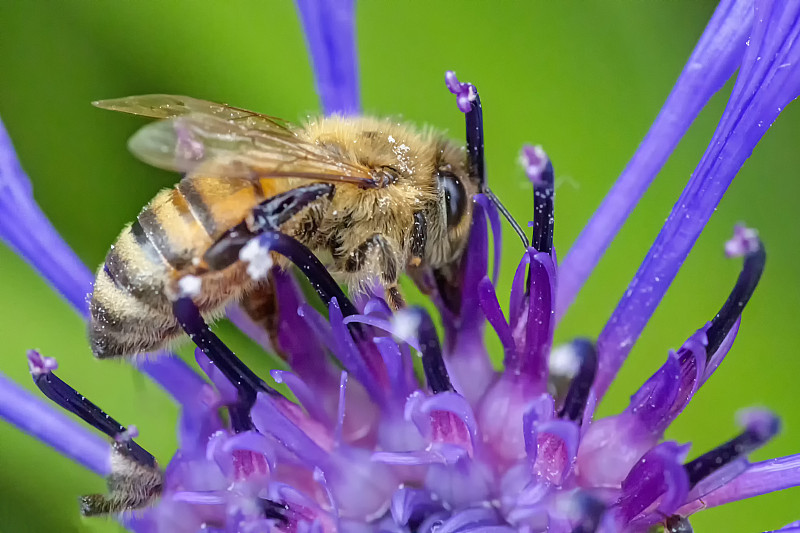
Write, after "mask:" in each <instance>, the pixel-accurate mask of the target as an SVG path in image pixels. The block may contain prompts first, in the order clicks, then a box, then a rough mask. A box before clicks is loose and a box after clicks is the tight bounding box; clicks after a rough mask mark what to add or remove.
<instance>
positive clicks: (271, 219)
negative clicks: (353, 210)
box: [203, 183, 334, 270]
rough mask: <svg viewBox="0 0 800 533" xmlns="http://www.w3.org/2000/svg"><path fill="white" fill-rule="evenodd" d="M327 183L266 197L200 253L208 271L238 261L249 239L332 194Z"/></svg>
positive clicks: (274, 227) (280, 223) (331, 188)
mask: <svg viewBox="0 0 800 533" xmlns="http://www.w3.org/2000/svg"><path fill="white" fill-rule="evenodd" d="M333 190H334V186H333V185H331V184H330V183H312V184H311V185H306V186H304V187H297V188H296V189H292V190H289V191H286V192H282V193H279V194H276V195H275V196H272V197H270V198H267V199H266V200H264V201H263V202H261V203H260V204H258V205H257V206H256V207H255V208H253V210H252V211H251V212H250V214H249V215H248V216H247V219H245V221H244V222H241V223H239V224H237V225H236V226H234V227H232V228H231V229H229V230H228V231H226V232H225V233H223V234H222V235H221V236H220V237H219V239H217V241H216V242H215V243H214V244H212V245H211V247H210V248H209V249H208V251H207V252H206V253H205V255H204V256H203V259H204V260H205V262H206V263H207V264H208V267H209V268H210V269H211V270H222V269H224V268H226V267H228V266H230V265H232V264H233V263H235V262H236V261H238V260H239V252H240V251H241V249H242V248H244V245H245V244H247V243H248V242H250V239H252V238H253V237H255V236H256V235H259V234H260V233H263V232H265V231H279V230H280V228H281V226H282V225H283V224H284V223H285V222H288V221H289V220H291V219H292V217H294V216H295V215H296V214H298V213H299V212H300V211H302V210H303V209H305V208H306V207H308V206H309V205H311V203H313V202H314V201H316V200H317V199H319V198H321V197H323V196H328V195H330V194H332V193H333Z"/></svg>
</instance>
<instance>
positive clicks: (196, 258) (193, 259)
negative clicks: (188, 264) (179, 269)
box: [192, 257, 200, 266]
mask: <svg viewBox="0 0 800 533" xmlns="http://www.w3.org/2000/svg"><path fill="white" fill-rule="evenodd" d="M199 264H200V258H199V257H192V265H194V266H197V265H199Z"/></svg>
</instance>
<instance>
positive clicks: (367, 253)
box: [336, 233, 406, 311]
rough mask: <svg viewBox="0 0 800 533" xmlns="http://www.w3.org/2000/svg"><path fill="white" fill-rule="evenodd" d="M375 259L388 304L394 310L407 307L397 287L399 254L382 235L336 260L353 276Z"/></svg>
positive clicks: (370, 239)
mask: <svg viewBox="0 0 800 533" xmlns="http://www.w3.org/2000/svg"><path fill="white" fill-rule="evenodd" d="M372 258H374V260H375V261H376V263H375V265H376V268H377V270H378V277H379V278H380V280H381V282H382V283H383V285H384V287H386V293H385V294H386V303H388V304H389V306H390V307H391V308H392V309H393V310H394V311H397V310H398V309H402V308H403V307H405V306H406V302H405V299H404V298H403V295H402V294H400V289H398V287H397V276H398V265H397V254H396V253H395V251H394V247H393V246H392V245H391V243H390V242H389V241H388V240H387V239H386V237H384V236H383V235H381V234H380V233H376V234H374V235H373V236H372V237H370V238H369V239H367V240H366V241H364V242H362V243H361V244H359V245H358V246H357V247H356V248H355V249H354V250H353V251H351V252H350V253H349V254H346V255H344V256H342V257H339V258H336V259H337V263H339V265H338V266H340V268H341V269H342V270H344V271H345V272H347V273H350V274H353V273H356V272H360V271H362V270H363V269H364V268H365V267H366V266H367V265H368V264H369V263H370V261H369V260H370V259H372Z"/></svg>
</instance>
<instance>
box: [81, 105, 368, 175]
mask: <svg viewBox="0 0 800 533" xmlns="http://www.w3.org/2000/svg"><path fill="white" fill-rule="evenodd" d="M94 105H96V106H97V107H100V108H103V109H110V110H113V111H121V112H124V113H131V114H134V115H142V116H147V117H152V118H161V119H163V120H161V121H158V122H154V123H152V124H149V125H147V126H145V127H143V128H142V129H140V130H139V131H138V132H137V133H136V134H135V135H134V136H133V137H132V138H131V140H130V142H129V147H130V149H131V151H132V152H133V153H134V155H136V156H137V157H138V158H139V159H141V160H142V161H144V162H146V163H148V164H151V165H153V166H156V167H158V168H163V169H166V170H172V171H176V172H182V173H187V174H188V173H191V172H192V171H194V170H196V169H198V168H199V167H200V166H201V165H202V168H203V174H205V175H218V176H224V177H235V176H240V177H251V178H269V177H274V178H282V177H297V178H304V179H310V180H316V181H330V182H338V183H353V184H357V185H360V186H362V187H376V186H377V183H376V180H375V179H374V177H373V176H372V174H371V173H370V169H368V168H366V167H364V166H362V165H356V164H352V163H348V162H345V161H342V160H341V158H339V157H336V156H335V155H334V154H332V153H331V152H330V151H329V150H327V149H325V148H323V147H319V146H316V145H314V144H312V143H310V142H308V141H306V140H304V139H302V138H300V136H299V135H298V134H297V131H298V129H297V127H296V126H294V125H292V124H291V123H289V122H286V121H283V120H280V119H277V118H275V117H270V116H267V115H261V114H259V113H255V112H253V111H247V110H245V109H240V108H236V107H232V106H228V105H225V104H217V103H214V102H208V101H205V100H198V99H196V98H190V97H188V96H173V95H144V96H131V97H127V98H120V99H117V100H102V101H100V102H94Z"/></svg>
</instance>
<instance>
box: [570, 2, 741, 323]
mask: <svg viewBox="0 0 800 533" xmlns="http://www.w3.org/2000/svg"><path fill="white" fill-rule="evenodd" d="M752 20H753V0H722V1H721V2H720V3H719V6H717V9H716V11H715V12H714V15H713V16H712V17H711V20H710V21H709V22H708V25H707V26H706V29H705V30H704V31H703V35H701V36H700V40H699V41H698V43H697V46H695V49H694V51H693V52H692V55H691V56H690V57H689V60H688V61H687V62H686V66H685V67H684V68H683V72H681V74H680V76H679V77H678V81H677V82H676V83H675V87H673V89H672V92H671V93H670V95H669V96H668V97H667V101H666V102H665V103H664V107H663V108H662V109H661V112H660V113H659V114H658V117H656V120H655V122H653V125H652V126H651V127H650V131H649V132H648V133H647V135H646V136H645V138H644V140H643V141H642V143H641V144H640V145H639V148H638V149H637V150H636V153H635V154H634V156H633V158H632V159H631V161H630V162H629V163H628V166H627V167H625V170H624V171H623V172H622V174H621V175H620V176H619V178H618V179H617V181H616V183H615V184H614V186H613V187H612V189H611V190H610V191H609V193H608V194H607V195H606V197H605V199H603V202H602V203H601V204H600V206H599V207H598V208H597V211H596V212H595V213H594V215H592V218H591V219H590V220H589V222H588V224H587V225H586V227H585V228H584V229H583V231H581V234H580V235H579V236H578V238H577V239H576V241H575V243H574V244H573V245H572V248H571V249H570V250H569V253H568V254H567V256H566V257H565V258H564V261H563V263H562V264H561V268H560V269H559V286H558V299H557V303H556V313H557V320H560V319H561V317H562V316H564V313H566V311H567V309H568V308H569V305H570V304H571V303H572V300H573V299H574V298H575V295H576V294H577V293H578V291H579V290H580V288H581V287H582V286H583V284H584V282H585V281H586V279H587V278H588V277H589V275H590V274H591V272H592V270H593V269H594V267H595V265H597V263H598V262H599V261H600V258H601V257H602V256H603V253H605V250H606V248H608V245H609V244H611V241H612V240H613V239H614V237H616V235H617V233H618V232H619V230H620V228H621V227H622V225H623V224H624V223H625V220H626V219H627V218H628V215H630V213H631V211H633V208H634V207H635V206H636V204H637V203H638V202H639V200H640V199H641V197H642V195H643V194H644V193H645V191H646V190H647V188H648V187H649V186H650V184H651V183H652V182H653V180H654V179H655V177H656V175H657V174H658V172H659V171H660V170H661V167H663V166H664V163H666V161H667V159H668V158H669V156H670V154H672V151H673V150H674V149H675V146H677V144H678V142H679V141H680V140H681V138H682V137H683V135H684V133H686V130H687V129H689V126H690V125H691V124H692V122H694V119H695V117H697V114H698V113H699V112H700V110H701V109H703V107H704V106H705V105H706V102H708V100H709V99H710V98H711V96H712V95H714V93H716V92H717V91H718V90H719V89H721V88H722V86H723V85H724V84H725V82H727V81H728V78H730V77H731V76H732V75H733V73H734V72H735V71H736V69H737V68H739V64H740V62H741V58H742V55H743V54H744V50H745V40H746V38H747V35H748V32H749V30H750V28H751V26H752Z"/></svg>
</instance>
